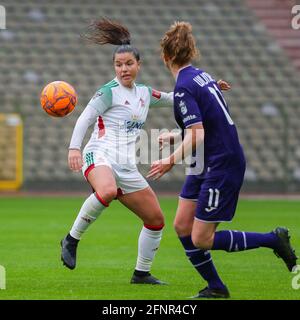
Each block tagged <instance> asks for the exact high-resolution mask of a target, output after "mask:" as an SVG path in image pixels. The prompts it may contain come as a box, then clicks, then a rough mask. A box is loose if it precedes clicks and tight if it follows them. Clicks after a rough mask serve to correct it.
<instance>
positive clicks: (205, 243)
mask: <svg viewBox="0 0 300 320" xmlns="http://www.w3.org/2000/svg"><path fill="white" fill-rule="evenodd" d="M212 240H213V237H212V236H211V235H207V234H205V233H192V242H193V244H194V246H195V247H196V248H199V249H202V250H209V249H211V247H212Z"/></svg>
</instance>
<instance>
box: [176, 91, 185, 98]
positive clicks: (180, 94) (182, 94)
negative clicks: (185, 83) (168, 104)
mask: <svg viewBox="0 0 300 320" xmlns="http://www.w3.org/2000/svg"><path fill="white" fill-rule="evenodd" d="M183 96H184V92H182V93H179V92H176V94H175V97H178V98H182V97H183Z"/></svg>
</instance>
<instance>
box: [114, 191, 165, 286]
mask: <svg viewBox="0 0 300 320" xmlns="http://www.w3.org/2000/svg"><path fill="white" fill-rule="evenodd" d="M118 199H119V200H120V202H121V203H122V204H123V205H125V206H126V207H127V208H128V209H130V210H131V211H132V212H134V213H135V214H136V215H137V216H138V217H139V218H140V219H141V220H142V221H143V222H144V226H143V228H142V230H141V233H140V236H139V243H138V258H137V263H136V268H135V271H134V274H133V276H132V279H131V283H134V284H165V282H162V281H160V280H158V279H156V278H155V277H153V276H152V275H151V274H150V269H151V265H152V261H153V259H154V256H155V253H156V251H157V249H158V247H159V244H160V240H161V237H162V229H163V226H164V217H163V214H162V211H161V208H160V206H159V202H158V200H157V198H156V195H155V193H154V192H153V190H152V189H151V188H150V187H147V188H145V189H143V190H140V191H136V192H132V193H128V194H125V195H121V196H119V197H118Z"/></svg>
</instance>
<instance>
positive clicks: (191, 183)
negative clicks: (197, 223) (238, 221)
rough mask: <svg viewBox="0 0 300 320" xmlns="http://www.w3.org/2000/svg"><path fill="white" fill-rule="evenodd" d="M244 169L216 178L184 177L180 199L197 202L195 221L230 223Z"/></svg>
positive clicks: (234, 170) (233, 170) (232, 170)
mask: <svg viewBox="0 0 300 320" xmlns="http://www.w3.org/2000/svg"><path fill="white" fill-rule="evenodd" d="M244 173H245V169H244V168H238V169H231V170H228V171H227V172H224V174H221V175H217V176H209V175H206V177H203V176H197V175H190V176H187V177H186V180H185V182H184V185H183V187H182V190H181V193H180V198H182V199H187V200H192V201H195V202H197V209H196V215H195V219H197V220H201V221H205V222H225V221H231V220H232V218H233V216H234V213H235V210H236V206H237V202H238V198H239V192H240V189H241V187H242V184H243V180H244Z"/></svg>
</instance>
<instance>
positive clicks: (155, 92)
mask: <svg viewBox="0 0 300 320" xmlns="http://www.w3.org/2000/svg"><path fill="white" fill-rule="evenodd" d="M152 96H153V97H154V98H156V99H160V97H161V92H159V91H157V90H154V89H152Z"/></svg>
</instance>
